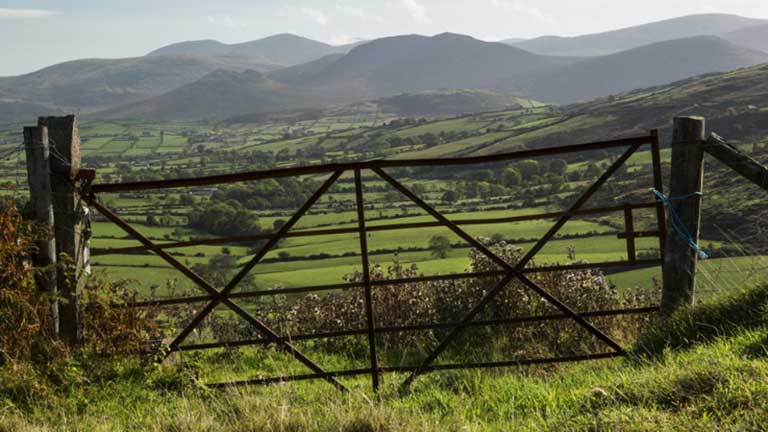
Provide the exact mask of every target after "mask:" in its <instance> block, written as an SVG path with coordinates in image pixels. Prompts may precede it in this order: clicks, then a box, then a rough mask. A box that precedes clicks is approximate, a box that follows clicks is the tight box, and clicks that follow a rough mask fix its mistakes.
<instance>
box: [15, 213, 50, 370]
mask: <svg viewBox="0 0 768 432" xmlns="http://www.w3.org/2000/svg"><path fill="white" fill-rule="evenodd" d="M46 235H50V233H47V232H44V231H42V230H39V229H37V228H36V227H35V226H33V224H31V223H28V222H25V221H23V220H22V216H21V213H20V212H19V210H18V208H17V206H16V204H15V202H13V201H10V200H9V201H6V202H4V203H0V363H3V362H12V363H15V362H19V361H24V360H29V359H31V357H32V355H33V354H35V353H37V352H39V353H41V354H42V352H43V351H50V353H55V352H57V351H60V350H61V349H62V348H61V346H60V345H57V346H54V345H55V344H53V339H52V334H51V323H50V318H49V317H50V313H49V306H48V305H49V299H48V296H47V295H46V293H44V292H40V291H39V290H38V288H37V284H36V283H35V277H36V276H37V275H38V273H39V271H38V270H37V269H34V268H32V265H31V261H30V259H31V257H32V255H33V254H34V252H35V245H34V239H35V237H36V236H46ZM52 348H55V349H52Z"/></svg>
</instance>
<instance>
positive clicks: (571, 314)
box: [84, 130, 666, 391]
mask: <svg viewBox="0 0 768 432" xmlns="http://www.w3.org/2000/svg"><path fill="white" fill-rule="evenodd" d="M645 145H648V146H650V151H651V155H652V166H653V185H652V186H653V187H654V188H655V189H656V190H658V191H662V190H663V187H662V178H661V160H660V153H659V137H658V132H657V131H655V130H654V131H651V133H650V134H649V135H647V136H640V137H635V138H628V139H619V140H612V141H604V142H594V143H588V144H577V145H566V146H559V147H551V148H543V149H534V150H524V151H518V152H511V153H503V154H495V155H489V156H478V157H460V158H447V159H411V160H374V161H366V162H352V163H341V164H328V165H320V166H307V167H294V168H283V169H274V170H264V171H254V172H248V173H238V174H229V175H216V176H208V177H199V178H188V179H178V180H160V181H144V182H131V183H113V184H93V185H89V186H87V187H86V188H85V195H84V199H85V200H86V201H87V203H88V204H89V205H90V206H92V207H93V208H95V209H97V210H98V211H99V212H100V213H101V214H103V215H104V216H105V217H106V218H107V219H108V220H109V221H111V222H112V223H114V224H115V225H117V226H119V227H120V228H122V229H123V230H124V231H125V232H127V233H128V234H129V235H130V236H132V237H133V238H135V239H137V240H138V241H139V242H140V243H141V244H142V246H139V247H129V248H115V249H107V250H103V251H98V252H96V253H94V255H99V254H100V255H106V254H125V253H130V252H137V251H151V252H153V253H154V254H156V255H157V256H159V257H160V258H162V259H163V260H165V261H166V262H167V263H168V264H170V265H171V266H173V267H174V268H175V269H177V270H178V271H179V272H180V273H181V274H183V275H185V276H186V277H187V278H189V279H190V280H191V281H192V282H194V283H195V284H196V285H197V286H198V287H199V288H201V289H202V290H203V291H204V292H205V294H204V295H201V296H196V297H184V298H174V299H161V300H148V301H142V302H137V303H132V304H129V305H127V306H128V307H137V308H140V307H147V306H164V305H178V304H187V303H194V302H202V301H205V302H207V304H206V305H205V307H203V308H202V309H200V310H198V311H197V312H196V313H195V315H194V317H193V318H192V320H191V321H190V322H189V324H188V325H187V326H186V327H185V328H184V329H183V330H182V331H181V332H180V333H179V334H178V335H177V336H176V337H175V338H174V339H173V341H172V342H171V343H170V344H169V346H168V347H167V348H168V350H167V353H172V352H175V351H187V350H196V349H210V348H220V347H236V346H247V345H276V346H278V347H279V348H281V349H282V350H284V351H285V352H287V353H289V354H290V355H292V356H293V357H295V358H296V359H297V360H298V361H300V362H301V363H303V364H304V365H305V366H306V367H307V368H309V370H310V371H311V373H307V374H303V375H290V376H278V377H271V378H257V379H251V380H247V381H238V382H229V383H219V384H211V386H227V385H237V384H268V383H276V382H284V381H296V380H310V379H323V380H326V381H328V382H329V383H331V384H332V385H334V386H335V387H337V388H338V389H340V390H345V389H346V388H345V386H344V385H343V384H342V383H341V382H339V381H338V380H337V378H338V377H346V376H355V375H370V377H371V382H372V387H373V389H374V391H375V390H378V388H379V376H380V374H382V373H386V372H401V373H408V376H407V378H406V379H405V380H404V381H403V383H402V386H403V387H407V386H408V385H409V384H411V383H412V382H413V381H414V379H416V378H417V377H418V376H419V375H421V374H423V373H426V372H430V371H438V370H449V369H469V368H494V367H507V366H516V365H529V364H541V363H557V362H569V361H580V360H590V359H604V358H611V357H616V356H621V355H624V350H623V349H622V347H621V346H620V345H619V344H618V343H617V342H616V341H614V340H613V339H612V338H610V337H609V336H607V335H606V334H605V333H604V332H602V331H601V330H600V329H598V328H596V327H595V326H594V325H593V324H592V323H591V322H590V321H589V320H588V318H592V317H605V316H616V315H625V314H641V313H654V312H656V311H657V310H658V307H645V308H632V309H621V310H599V311H582V312H580V311H575V310H573V309H572V308H571V307H569V306H568V305H566V304H564V303H563V302H561V301H560V300H559V299H557V298H556V297H555V296H553V295H552V294H551V293H549V292H547V291H546V290H544V289H543V288H542V287H540V286H539V285H538V284H536V283H535V282H534V281H532V280H531V279H530V278H528V277H527V274H530V273H531V272H554V271H563V270H578V269H592V268H609V267H633V266H635V267H639V266H642V267H648V266H654V265H660V264H661V263H662V262H663V260H662V259H639V258H638V257H637V254H636V251H635V239H637V238H639V237H658V238H659V246H660V247H659V250H660V251H662V252H661V253H663V250H664V247H663V246H664V241H665V238H666V233H665V221H664V217H665V216H664V208H663V206H662V204H661V203H658V202H655V201H653V202H648V203H645V204H624V205H619V206H612V207H592V208H585V204H586V203H587V202H588V201H589V199H590V198H591V197H592V196H593V195H594V194H595V192H596V191H597V190H598V189H599V188H600V187H601V186H602V185H603V184H604V183H605V182H606V181H607V180H608V179H609V178H611V176H613V175H614V174H615V173H616V172H617V170H618V169H619V168H620V167H621V166H622V165H623V164H624V163H625V162H626V161H627V160H628V159H629V158H630V157H631V156H632V155H633V154H634V153H635V152H636V151H637V150H638V149H639V148H641V147H642V146H645ZM621 148H625V149H626V150H625V151H624V153H623V154H621V156H620V157H619V158H618V159H617V160H616V161H615V162H614V163H613V164H611V165H610V166H609V167H608V168H607V169H606V170H605V172H604V173H603V174H602V175H601V176H600V177H599V178H598V179H597V181H595V182H594V183H593V184H592V185H591V186H589V187H588V188H587V189H586V190H585V191H584V192H582V193H581V195H580V196H579V197H578V199H577V200H576V201H575V202H574V203H573V204H572V205H571V206H570V207H569V208H568V209H567V210H565V211H562V212H553V213H544V214H538V215H526V216H514V217H506V218H496V219H464V220H449V219H448V218H447V217H446V216H445V215H443V214H441V213H440V212H439V211H438V210H436V209H435V208H434V207H432V206H431V205H430V204H428V203H427V202H425V201H424V200H423V199H421V198H420V197H418V196H417V195H416V194H414V193H413V192H412V191H411V190H410V189H408V188H407V187H406V186H404V185H403V184H402V183H400V182H399V181H398V180H396V179H395V178H393V177H392V176H391V175H390V174H388V173H387V171H386V169H387V168H402V167H425V166H432V167H435V166H442V167H447V166H464V165H475V164H487V163H494V162H504V161H513V160H520V159H527V158H533V157H540V156H552V155H560V154H572V153H578V152H586V151H592V150H601V149H603V150H604V149H621ZM363 170H370V171H371V172H373V173H375V174H376V175H377V176H378V178H380V179H383V180H384V181H385V182H386V183H388V184H389V185H391V186H392V187H394V188H395V189H396V190H398V191H399V192H400V193H402V195H404V196H405V197H407V198H408V199H409V200H410V201H412V202H413V203H414V204H416V205H417V206H418V207H419V208H421V209H423V210H424V211H426V212H427V213H428V214H429V215H431V216H432V217H433V218H434V221H430V222H417V223H401V224H391V225H385V226H372V227H367V226H366V223H365V220H366V219H365V206H364V198H365V197H364V194H363V178H362V175H361V171H363ZM346 172H353V173H354V183H355V201H356V208H357V216H358V217H357V219H358V226H357V227H356V228H334V229H322V230H320V229H315V230H311V231H296V232H289V231H290V230H291V228H293V227H294V226H295V225H296V224H297V222H298V221H299V220H300V219H301V218H302V216H304V215H305V214H306V213H307V211H308V210H309V209H310V208H311V207H312V206H313V204H315V203H316V202H317V201H318V200H319V199H320V197H321V196H323V194H324V193H326V192H327V191H328V189H329V188H330V187H331V186H332V185H333V184H334V182H336V180H338V179H339V177H341V176H342V174H344V173H346ZM314 174H330V177H329V178H328V179H327V180H326V181H325V182H324V183H323V184H322V186H321V187H320V188H319V189H317V191H316V192H315V193H314V194H313V195H312V196H311V197H310V198H309V199H308V200H307V201H306V202H305V203H304V205H303V206H301V208H300V209H299V210H298V211H297V212H296V213H295V214H294V215H293V216H292V217H291V218H290V220H288V222H286V223H285V224H284V225H283V226H282V227H281V228H280V229H279V230H278V231H276V232H273V233H269V234H255V235H248V236H237V237H225V238H217V239H205V240H191V241H179V242H174V243H164V244H155V243H153V242H152V241H151V240H149V239H148V238H147V237H145V236H144V235H142V234H141V233H139V232H138V231H136V230H135V229H134V228H132V227H131V226H130V225H129V224H128V223H127V222H125V220H123V219H121V218H120V217H119V216H118V215H117V214H115V213H114V212H112V211H111V210H110V209H108V208H106V207H105V206H104V205H103V204H101V203H100V201H99V199H98V196H99V194H106V193H115V192H130V191H142V190H152V189H155V190H156V189H168V188H178V187H192V186H209V185H216V184H224V183H234V182H241V181H248V180H260V179H273V178H279V177H289V176H304V175H314ZM649 186H650V185H649ZM649 195H650V194H649ZM638 209H655V210H656V222H657V225H658V228H657V230H655V231H645V232H637V231H635V230H634V224H633V211H634V210H638ZM612 212H623V214H624V220H625V232H624V233H623V234H620V238H625V239H626V247H627V259H626V260H622V261H614V262H601V263H580V264H572V265H555V266H545V267H535V268H531V267H528V268H526V265H527V264H528V263H529V262H530V261H531V260H532V259H533V258H534V256H535V255H536V254H537V253H538V252H539V251H541V249H542V248H543V247H544V246H545V245H546V244H547V242H549V241H550V240H551V239H552V238H553V237H554V236H555V235H556V234H557V233H558V231H559V230H560V228H561V227H562V226H563V225H564V224H565V223H566V222H568V221H569V220H570V219H571V218H572V217H574V216H578V215H595V214H606V213H612ZM541 219H556V220H557V222H556V223H555V224H554V225H553V226H552V227H551V228H550V229H549V230H548V231H547V232H546V234H545V235H544V236H542V237H541V238H540V239H539V240H538V241H537V242H536V243H535V245H534V246H533V247H532V248H531V249H530V250H529V251H528V252H527V253H526V254H525V256H524V257H523V258H522V259H521V260H520V261H519V262H517V263H515V264H514V265H512V264H509V263H507V262H506V261H505V260H503V259H502V258H501V257H499V256H498V255H496V254H495V253H494V252H493V251H491V250H490V249H489V248H488V247H486V246H485V245H483V244H482V243H480V242H479V241H478V240H477V239H475V238H474V237H472V236H471V235H469V234H468V233H467V232H466V231H465V230H464V229H462V226H467V225H479V224H501V223H511V222H521V221H530V220H541ZM438 226H443V227H447V228H448V229H450V230H451V231H452V232H453V233H455V234H456V235H458V236H459V237H461V238H462V239H463V240H464V241H466V242H467V243H468V244H469V245H471V246H472V247H474V248H476V249H477V250H478V251H480V252H481V253H482V254H483V255H485V256H486V257H487V258H488V259H489V260H491V261H492V262H493V263H495V264H496V265H497V266H498V267H499V268H500V270H498V271H488V272H476V273H462V274H450V275H437V276H422V277H413V278H403V279H394V280H391V279H390V280H386V281H372V280H371V277H370V266H369V256H368V244H367V233H369V232H375V231H386V230H399V229H409V228H421V227H438ZM345 233H357V234H358V235H359V239H360V253H361V257H362V258H361V264H362V270H363V280H362V281H361V282H353V283H340V284H332V285H321V286H305V287H298V288H282V289H271V290H266V291H255V292H233V291H234V289H235V288H236V287H237V286H238V284H239V283H240V282H241V281H242V280H243V278H245V277H246V275H248V274H249V272H251V271H252V270H253V269H254V267H255V266H257V265H258V264H259V262H260V261H261V260H262V258H264V256H265V255H266V254H267V252H268V251H269V250H270V249H271V248H272V247H274V246H275V245H276V244H277V242H278V241H280V240H281V239H284V238H291V237H304V236H322V235H331V234H345ZM257 240H261V241H265V243H264V245H263V246H262V247H261V248H260V249H259V250H258V252H257V253H256V254H255V256H254V257H253V258H252V259H251V260H250V261H249V262H248V263H247V264H246V265H245V266H244V267H243V268H242V269H241V270H240V271H239V272H238V273H237V274H236V275H235V276H234V277H233V278H232V279H231V280H230V281H229V282H228V283H227V284H226V285H225V286H223V287H215V286H213V285H212V284H211V283H209V282H208V281H206V280H204V279H203V278H202V277H200V276H199V275H197V274H196V273H195V272H193V271H192V270H191V269H190V268H189V267H187V266H185V265H184V264H182V263H181V262H179V261H178V260H177V259H176V258H174V257H173V256H172V255H171V254H169V253H168V252H167V250H169V249H174V248H183V247H190V246H197V245H216V244H227V243H236V242H250V241H257ZM483 276H497V277H501V279H500V280H499V282H498V283H496V285H495V286H493V287H492V288H491V289H489V290H488V291H487V293H486V294H485V295H484V296H483V297H482V298H478V299H477V302H476V304H475V305H474V307H472V308H471V310H469V311H468V312H467V313H466V315H465V316H464V317H462V318H461V319H460V320H458V321H455V322H448V323H430V324H423V325H410V326H390V327H378V326H377V325H376V320H375V316H374V313H373V310H374V308H373V304H372V301H373V300H372V291H373V290H374V289H376V287H377V286H381V285H388V286H391V285H396V284H407V283H413V282H422V281H436V280H457V279H468V278H477V277H483ZM513 280H517V281H520V282H522V283H523V284H524V285H525V286H526V287H527V288H528V289H529V290H530V291H531V292H532V293H534V294H536V295H538V296H540V297H541V298H543V299H545V300H546V301H547V302H548V303H549V304H551V305H552V306H554V307H555V308H557V309H558V311H559V313H557V314H549V315H541V316H529V317H516V318H509V319H495V320H483V321H474V320H473V319H474V318H475V317H476V316H478V314H479V313H480V312H481V311H483V309H484V307H485V306H486V305H488V304H489V303H490V302H491V301H492V300H493V299H494V298H495V297H496V296H497V295H498V294H499V293H500V292H501V291H502V290H504V288H505V286H506V285H507V284H508V283H509V282H511V281H513ZM345 289H362V290H364V299H365V304H364V311H361V313H363V314H364V315H365V322H366V326H365V328H360V329H352V330H343V331H337V332H325V333H311V334H299V335H290V336H287V335H280V334H278V333H277V332H276V331H275V330H274V329H272V328H270V327H269V326H268V325H267V324H265V323H264V321H263V320H261V319H259V317H258V316H253V315H252V314H251V313H249V312H248V311H246V310H244V309H243V308H241V307H240V306H238V305H237V304H235V303H234V302H233V301H232V300H234V299H240V298H252V297H262V296H274V295H283V294H297V293H310V292H320V291H331V290H345ZM218 305H224V306H226V307H227V308H229V309H230V310H231V311H232V312H234V313H235V314H236V315H238V316H240V317H241V318H242V319H243V320H245V321H246V322H248V323H249V324H250V325H252V326H253V327H254V328H256V329H257V330H258V331H260V332H261V333H262V335H263V337H262V338H258V339H248V340H241V341H234V342H215V343H206V344H197V345H183V343H184V341H185V340H186V339H187V337H188V336H189V335H190V333H191V332H192V331H193V330H195V329H196V328H197V327H198V326H199V325H200V324H201V323H202V321H203V320H204V319H205V318H206V316H208V315H209V314H210V313H211V312H212V311H213V310H214V308H216V307H217V306H218ZM564 319H566V320H572V321H573V322H574V323H575V324H576V325H578V326H581V327H582V328H584V329H585V330H586V331H588V332H589V333H590V334H591V335H593V336H595V337H596V338H598V339H599V340H600V341H601V342H602V343H604V344H605V346H607V347H608V348H609V349H610V351H609V352H607V353H600V354H588V355H581V356H570V357H554V358H530V359H517V360H511V361H498V362H481V363H457V364H448V365H435V364H433V363H434V361H435V359H436V358H437V357H438V355H440V353H441V352H443V351H444V350H445V349H446V348H447V347H448V346H449V344H450V343H451V342H452V341H454V340H455V339H456V338H457V337H458V336H459V335H460V334H461V333H462V331H463V330H465V329H466V328H468V327H474V326H494V325H501V324H505V325H507V324H515V323H528V322H542V321H552V320H564ZM430 329H447V330H449V331H448V332H447V334H446V335H445V336H444V337H443V338H442V340H440V342H439V343H438V345H437V347H436V348H434V349H433V350H432V351H431V352H430V353H429V355H427V356H426V358H425V359H424V360H423V361H422V362H421V363H420V364H418V365H415V366H396V367H389V366H380V365H379V363H378V357H377V352H376V343H375V340H376V335H377V334H382V333H388V332H403V331H420V330H430ZM350 335H367V338H368V345H369V347H370V355H369V366H368V367H366V368H362V369H348V370H336V371H327V370H325V369H323V368H322V367H321V366H320V365H318V364H317V363H316V362H314V361H312V360H311V359H310V358H308V357H307V356H306V355H305V354H303V353H302V352H301V351H299V350H298V349H297V348H296V347H295V346H294V345H293V343H292V341H300V340H313V339H324V338H333V337H340V336H350Z"/></svg>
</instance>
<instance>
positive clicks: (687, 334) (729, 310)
mask: <svg viewBox="0 0 768 432" xmlns="http://www.w3.org/2000/svg"><path fill="white" fill-rule="evenodd" d="M766 325H768V285H761V286H757V287H754V288H751V289H748V290H746V291H742V292H739V293H736V294H732V295H728V296H724V297H721V298H719V299H716V300H715V301H711V302H708V303H705V304H701V305H697V306H694V307H690V308H686V309H682V310H680V311H678V312H676V313H675V314H673V315H672V316H671V317H670V318H669V319H668V320H666V321H664V322H662V323H660V324H658V325H657V326H656V327H654V328H652V329H650V330H649V331H647V332H646V333H645V334H643V335H642V336H641V337H640V339H639V340H638V341H637V343H636V344H635V348H634V353H635V354H637V355H639V356H644V357H645V356H651V357H660V356H661V355H662V354H663V352H664V350H666V349H672V350H680V349H686V348H690V347H692V346H694V345H697V344H701V343H706V342H709V341H712V340H713V339H715V338H718V337H722V336H733V335H735V334H737V333H739V332H742V331H744V330H750V329H757V328H760V327H764V326H766ZM755 350H756V351H755V352H759V348H755ZM762 355H763V356H765V355H766V354H765V353H763V354H762Z"/></svg>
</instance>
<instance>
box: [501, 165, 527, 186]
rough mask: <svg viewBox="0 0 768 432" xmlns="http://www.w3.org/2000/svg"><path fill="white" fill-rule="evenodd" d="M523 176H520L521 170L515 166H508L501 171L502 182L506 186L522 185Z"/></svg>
mask: <svg viewBox="0 0 768 432" xmlns="http://www.w3.org/2000/svg"><path fill="white" fill-rule="evenodd" d="M521 181H522V178H521V177H520V171H518V170H516V169H514V168H506V169H505V170H504V171H503V172H502V173H501V183H502V184H503V185H504V186H506V187H514V186H518V185H520V182H521Z"/></svg>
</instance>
